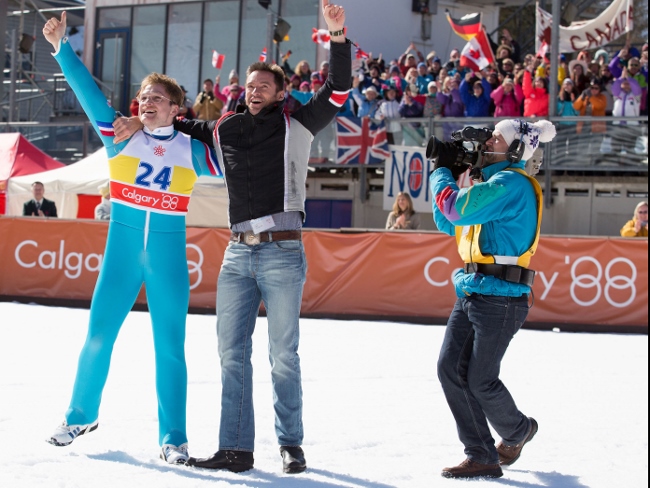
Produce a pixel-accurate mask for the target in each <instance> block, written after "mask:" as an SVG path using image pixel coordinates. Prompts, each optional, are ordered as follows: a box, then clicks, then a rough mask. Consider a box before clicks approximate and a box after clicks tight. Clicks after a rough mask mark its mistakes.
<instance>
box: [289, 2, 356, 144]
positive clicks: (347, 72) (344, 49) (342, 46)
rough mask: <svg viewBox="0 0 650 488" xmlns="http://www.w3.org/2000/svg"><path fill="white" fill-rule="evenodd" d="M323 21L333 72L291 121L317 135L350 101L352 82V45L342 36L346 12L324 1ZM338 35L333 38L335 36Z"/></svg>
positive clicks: (293, 115) (331, 71)
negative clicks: (328, 36) (327, 32)
mask: <svg viewBox="0 0 650 488" xmlns="http://www.w3.org/2000/svg"><path fill="white" fill-rule="evenodd" d="M322 2H323V3H322V5H323V17H324V18H325V22H326V23H327V29H328V30H329V31H330V35H331V38H330V59H329V62H330V72H329V75H328V77H327V80H326V81H325V84H324V85H323V86H322V87H321V88H320V90H318V92H317V93H316V94H315V95H314V96H313V97H312V98H311V99H310V100H309V101H308V102H307V103H306V104H305V105H304V106H302V107H300V108H299V109H298V110H296V111H295V112H294V113H293V114H292V117H293V118H294V119H296V120H298V121H299V122H300V123H301V124H302V125H304V126H305V128H307V129H308V130H309V131H310V132H311V133H312V134H316V133H318V132H319V131H321V130H322V129H324V128H325V127H327V125H328V124H329V123H330V122H331V121H332V120H333V119H334V117H336V115H337V114H338V112H339V110H340V108H341V106H342V105H343V104H344V103H345V102H346V101H347V99H348V92H349V91H350V80H351V78H352V56H351V50H350V45H351V44H350V42H348V40H347V39H346V38H345V35H344V34H343V27H344V25H345V10H344V9H343V7H341V6H339V5H331V4H330V3H329V0H322ZM332 33H333V34H335V35H333V34H332Z"/></svg>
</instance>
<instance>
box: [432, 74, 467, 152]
mask: <svg viewBox="0 0 650 488" xmlns="http://www.w3.org/2000/svg"><path fill="white" fill-rule="evenodd" d="M438 100H440V103H441V104H442V115H443V117H463V114H464V113H465V105H464V104H463V100H462V98H461V97H460V91H459V90H458V82H457V81H456V79H455V78H454V77H453V76H448V77H447V78H445V81H444V82H443V84H442V90H440V91H439V92H438ZM462 127H463V124H461V123H460V122H445V123H443V124H442V131H443V135H444V139H445V140H449V138H450V137H451V133H452V132H454V131H456V130H458V129H460V128H462Z"/></svg>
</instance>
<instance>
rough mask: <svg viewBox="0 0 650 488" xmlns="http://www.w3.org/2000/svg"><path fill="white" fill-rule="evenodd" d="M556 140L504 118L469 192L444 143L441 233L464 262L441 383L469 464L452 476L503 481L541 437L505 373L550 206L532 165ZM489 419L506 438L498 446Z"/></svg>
mask: <svg viewBox="0 0 650 488" xmlns="http://www.w3.org/2000/svg"><path fill="white" fill-rule="evenodd" d="M467 129H468V128H465V129H464V130H463V132H465V131H467ZM482 130H485V129H482ZM554 136H555V127H554V126H553V124H552V123H550V122H549V121H547V120H540V121H538V122H535V123H534V124H530V123H526V122H524V121H522V120H513V119H505V120H502V121H501V122H499V123H498V124H496V126H495V129H494V131H493V133H492V136H491V137H490V138H489V139H488V140H487V141H486V142H485V148H484V149H482V150H481V152H483V155H482V156H483V157H478V158H477V162H480V163H479V165H478V166H476V167H474V168H473V172H472V173H473V175H474V176H473V177H474V178H475V179H476V181H477V182H476V183H475V184H474V185H473V186H472V187H471V188H463V189H459V188H458V185H457V183H456V177H457V176H458V174H459V172H461V171H464V170H465V169H466V168H467V166H466V165H465V164H462V163H461V164H459V162H458V161H459V160H461V161H463V160H464V159H465V157H464V156H463V152H464V151H463V149H462V148H463V146H462V145H461V146H459V145H458V144H456V143H440V144H438V146H439V148H438V150H437V157H436V158H435V162H434V171H433V172H432V173H431V176H430V183H431V193H432V196H433V199H432V200H433V202H434V204H433V218H434V221H435V223H436V225H437V227H438V229H439V230H440V231H442V232H445V233H447V234H449V235H450V236H456V239H457V243H458V251H459V254H460V256H461V258H462V259H463V261H464V262H465V265H464V267H463V268H461V269H460V270H458V272H457V273H456V274H455V275H454V278H453V281H454V286H455V288H456V295H457V297H458V298H457V300H456V304H455V306H454V308H453V310H452V312H451V315H450V316H449V319H448V321H447V327H446V331H445V337H444V339H443V344H442V348H441V351H440V357H439V359H438V378H439V379H440V382H441V384H442V389H443V392H444V394H445V397H446V399H447V403H448V404H449V407H450V409H451V412H452V414H453V416H454V418H455V421H456V425H457V430H458V434H459V438H460V440H461V442H462V443H463V444H464V446H465V454H466V456H467V458H466V459H465V460H464V461H463V462H461V463H460V464H459V465H457V466H453V467H448V468H444V469H443V470H442V473H441V474H442V476H443V477H445V478H475V477H486V478H498V477H501V476H502V475H503V471H502V469H501V466H510V465H512V464H513V463H514V462H516V461H517V460H518V459H519V456H520V455H521V452H522V449H523V447H524V446H525V445H526V444H527V443H528V442H530V441H531V440H532V439H533V437H534V436H535V434H536V433H537V429H538V425H537V422H536V421H535V420H534V419H533V418H532V417H528V416H527V415H525V414H524V413H522V412H521V411H520V410H519V409H518V408H517V405H516V404H515V402H514V399H513V397H512V396H511V394H510V393H509V391H508V390H507V388H506V386H505V385H504V384H503V382H502V381H501V380H500V379H499V370H500V366H501V361H502V359H503V357H504V355H505V353H506V351H507V349H508V345H509V343H510V341H511V339H512V338H513V337H514V335H515V334H516V333H517V331H518V330H519V328H520V327H521V326H522V324H523V323H524V321H525V320H526V317H527V315H528V310H529V295H530V293H531V286H532V283H533V277H534V274H535V272H534V271H532V270H531V269H530V268H529V266H530V259H531V257H532V255H533V254H534V252H535V250H536V248H537V243H538V239H539V233H540V225H541V212H542V208H543V206H544V205H543V198H542V191H541V188H540V186H539V184H538V183H537V181H536V180H535V179H534V178H531V177H530V176H528V175H527V174H526V173H525V171H524V168H525V162H526V161H527V160H528V159H530V158H531V157H532V156H533V153H534V151H535V149H536V148H537V147H538V146H539V143H540V142H550V141H551V140H552V139H553V137H554ZM430 146H431V143H430ZM430 156H433V152H430V151H429V148H427V157H430ZM488 419H489V420H488ZM488 422H489V424H491V425H492V427H493V428H494V430H495V431H496V432H497V433H498V434H499V435H500V436H501V441H500V442H499V443H498V444H497V445H495V444H496V443H495V440H494V439H493V437H492V432H491V430H490V425H489V424H488Z"/></svg>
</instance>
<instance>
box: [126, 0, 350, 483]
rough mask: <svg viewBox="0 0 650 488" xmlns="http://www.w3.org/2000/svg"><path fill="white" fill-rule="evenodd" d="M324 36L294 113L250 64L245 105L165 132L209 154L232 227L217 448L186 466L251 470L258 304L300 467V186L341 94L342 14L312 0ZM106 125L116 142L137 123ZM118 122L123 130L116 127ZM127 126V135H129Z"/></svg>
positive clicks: (222, 289) (287, 461)
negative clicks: (320, 59)
mask: <svg viewBox="0 0 650 488" xmlns="http://www.w3.org/2000/svg"><path fill="white" fill-rule="evenodd" d="M322 8H323V15H324V17H325V21H326V23H327V26H328V29H329V31H330V36H331V39H330V41H331V46H330V47H331V48H330V72H329V75H328V79H327V81H326V82H325V84H324V85H323V86H322V87H321V89H320V90H319V91H318V92H317V93H316V94H314V96H313V97H312V98H311V99H310V100H309V101H308V102H307V103H306V104H305V105H303V106H302V107H300V108H298V109H297V110H296V111H295V112H293V113H291V114H288V113H287V112H286V111H285V110H284V104H285V100H284V97H285V90H284V72H283V71H282V68H280V67H279V66H278V65H275V64H273V65H271V64H267V63H262V62H259V63H254V64H252V65H251V66H249V68H248V70H247V73H246V84H245V90H246V97H245V104H240V105H238V106H237V108H236V110H235V111H234V112H231V113H228V114H225V115H224V116H222V118H221V120H219V121H208V122H204V121H197V120H192V121H189V120H184V121H177V122H175V123H174V128H175V129H177V130H179V131H181V132H185V133H187V134H190V135H191V136H192V137H193V138H195V139H199V140H201V141H203V142H205V143H207V144H210V145H213V146H214V148H215V149H216V153H217V158H218V160H219V164H220V166H221V168H222V171H223V174H224V177H225V179H226V184H227V188H228V196H229V209H228V212H229V222H230V227H231V230H232V234H231V238H230V243H229V245H228V247H227V248H226V253H225V256H224V260H223V264H222V267H221V271H220V273H219V280H218V284H217V337H218V342H219V356H220V358H221V382H222V394H221V426H220V431H219V450H218V451H217V452H216V453H215V454H213V455H212V456H210V457H208V458H204V459H195V458H190V459H189V461H188V464H189V465H191V466H197V467H201V468H209V469H227V470H230V471H234V472H240V471H246V470H248V469H251V468H252V467H253V451H254V444H255V420H254V414H253V396H252V383H253V370H252V365H251V353H252V345H251V340H252V335H253V331H254V329H255V322H256V319H257V314H258V311H259V307H260V303H261V302H262V301H263V302H264V306H265V309H266V313H267V318H268V333H269V355H270V361H271V366H272V371H271V376H272V382H273V392H274V407H275V430H276V434H277V437H278V443H279V444H280V454H281V456H282V461H283V470H284V472H285V473H300V472H302V471H304V470H305V469H306V467H307V465H306V462H305V457H304V453H303V450H302V448H301V447H300V446H301V444H302V442H303V424H302V380H301V372H300V358H299V356H298V342H299V316H300V305H301V301H302V291H303V286H304V283H305V276H306V271H307V262H306V259H305V252H304V248H303V243H302V235H301V228H302V224H303V222H304V218H305V197H306V195H305V182H306V179H307V166H308V164H307V163H308V161H309V152H310V147H311V143H312V141H313V139H314V135H315V134H317V133H318V132H319V131H321V130H322V129H324V128H325V127H327V126H328V125H329V124H330V123H331V122H332V120H333V119H334V117H335V116H336V115H337V113H338V111H339V109H340V107H341V106H342V105H343V103H345V101H346V100H347V98H348V91H349V89H350V79H351V77H352V72H351V63H352V60H351V54H350V45H351V44H350V42H349V41H348V40H347V39H346V38H345V36H344V32H343V26H344V23H345V11H344V9H343V8H342V7H340V6H337V5H330V3H329V0H322ZM131 122H132V123H133V124H134V125H131V124H130V123H126V122H124V120H120V121H118V122H116V123H115V130H116V136H117V139H116V142H119V141H120V140H123V138H126V137H128V135H129V134H130V130H132V128H133V127H135V124H137V123H138V121H133V120H131ZM123 124H124V125H123ZM129 125H131V129H129V127H128V126H129Z"/></svg>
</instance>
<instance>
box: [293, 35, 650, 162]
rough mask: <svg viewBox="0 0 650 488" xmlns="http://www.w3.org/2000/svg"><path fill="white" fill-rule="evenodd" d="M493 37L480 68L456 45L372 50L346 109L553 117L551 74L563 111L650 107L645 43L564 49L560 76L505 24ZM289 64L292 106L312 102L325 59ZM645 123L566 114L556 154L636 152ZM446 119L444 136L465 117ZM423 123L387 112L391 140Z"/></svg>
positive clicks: (624, 113)
mask: <svg viewBox="0 0 650 488" xmlns="http://www.w3.org/2000/svg"><path fill="white" fill-rule="evenodd" d="M490 42H491V43H492V49H493V52H494V53H495V59H496V60H495V62H494V63H492V64H491V65H489V66H488V67H486V68H485V69H483V70H481V71H471V70H469V69H467V68H465V67H463V66H461V65H460V60H461V53H460V52H459V50H458V49H452V50H451V51H450V53H449V55H448V56H447V59H442V58H441V57H440V56H439V55H438V54H437V53H436V52H435V51H431V52H430V53H428V54H427V55H426V56H425V55H424V54H423V53H422V52H420V51H419V50H418V49H417V47H416V46H415V44H413V43H411V44H410V45H409V46H408V47H407V49H406V50H405V51H404V53H403V54H401V55H400V56H399V57H398V58H397V59H393V60H390V61H387V60H384V59H383V58H382V56H381V55H380V56H379V57H376V58H375V57H372V55H370V58H369V59H367V60H364V62H363V63H362V67H361V69H360V70H359V71H358V73H356V74H355V75H354V77H353V79H352V82H351V85H352V90H351V92H350V95H349V98H348V101H347V103H346V104H345V105H344V106H343V107H342V109H341V115H353V116H358V117H364V116H368V117H371V118H373V119H378V120H382V119H395V118H410V117H416V118H417V117H434V118H437V119H439V118H444V117H518V116H524V117H547V116H548V115H549V96H550V95H549V91H550V90H549V87H550V85H551V83H556V86H557V106H556V107H557V108H556V114H557V115H558V116H561V117H563V116H611V117H613V118H615V119H625V118H629V117H638V116H640V115H647V113H648V105H647V86H648V45H647V43H646V44H644V45H643V47H642V48H641V50H640V51H639V49H637V48H635V47H633V46H631V45H629V44H626V45H625V46H624V47H623V48H622V49H617V50H612V51H611V52H610V51H608V50H606V49H598V50H592V51H587V50H585V51H581V52H579V53H575V54H573V55H571V56H569V55H564V54H562V55H560V56H559V59H558V65H557V80H551V79H550V74H551V65H550V61H549V59H547V58H544V57H542V56H539V55H535V54H532V53H529V54H523V53H522V52H521V49H520V46H519V44H518V43H517V41H516V40H515V39H513V38H512V36H511V35H510V33H509V32H508V31H507V30H506V29H504V30H502V31H501V35H500V37H499V41H498V42H494V41H493V40H492V39H490ZM569 57H571V58H573V59H569ZM283 67H284V69H285V71H286V73H287V92H288V95H290V96H289V97H288V99H289V101H290V103H294V107H295V106H298V105H299V104H300V103H304V101H305V100H306V99H308V98H309V96H311V94H312V93H313V91H314V89H317V88H318V86H320V84H321V83H322V82H323V76H326V72H325V74H324V73H323V69H322V68H323V67H322V66H321V70H313V71H312V70H311V68H310V66H309V63H308V62H307V61H305V60H303V61H300V62H299V63H297V64H296V67H295V69H291V66H290V65H289V63H288V57H285V58H283ZM314 85H316V87H315V88H314ZM617 124H618V125H625V129H626V130H625V131H616V130H615V129H612V127H615V126H616V125H617ZM637 124H638V123H635V122H632V121H624V120H616V121H614V119H613V122H612V124H607V123H606V122H603V121H594V122H592V123H587V124H585V123H583V122H576V121H567V122H562V123H560V124H558V126H559V129H560V130H559V131H558V133H559V134H558V139H557V142H556V143H555V144H554V147H555V148H556V156H558V155H568V154H570V152H571V151H573V152H574V153H578V152H580V153H582V152H583V151H585V150H587V151H591V152H594V151H596V152H598V151H600V152H606V151H609V150H611V151H622V152H623V153H625V152H626V148H627V151H629V152H631V148H633V147H634V145H635V142H636V138H637V136H638V135H640V134H641V133H640V132H638V133H637V132H635V129H634V126H635V125H637ZM441 125H442V134H441V135H442V136H443V137H445V138H446V137H448V136H449V135H450V133H451V132H452V131H454V130H457V129H458V128H459V127H461V126H462V124H459V123H445V122H444V120H443V123H442V124H441ZM608 125H609V126H610V127H609V134H608V130H607V126H608ZM630 127H632V129H631V130H630ZM418 130H419V131H420V133H422V130H421V128H420V129H419V124H416V123H413V124H408V125H406V126H402V125H401V124H399V123H394V122H393V123H391V122H390V121H389V123H388V126H387V133H388V138H389V142H390V143H400V142H402V140H401V139H402V138H403V137H404V138H406V137H408V135H409V134H415V136H416V137H417V131H418ZM569 141H571V144H569ZM406 142H407V143H408V142H414V141H406ZM415 142H416V143H417V142H419V141H415ZM574 142H576V144H574ZM637 152H638V151H637ZM645 152H647V150H646V151H645Z"/></svg>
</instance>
